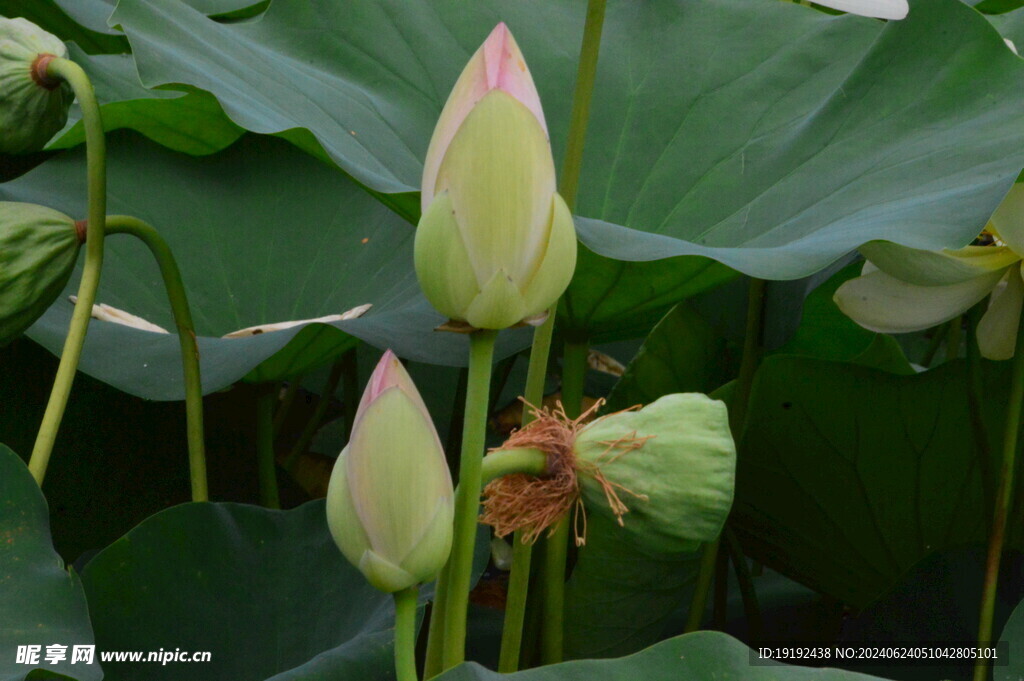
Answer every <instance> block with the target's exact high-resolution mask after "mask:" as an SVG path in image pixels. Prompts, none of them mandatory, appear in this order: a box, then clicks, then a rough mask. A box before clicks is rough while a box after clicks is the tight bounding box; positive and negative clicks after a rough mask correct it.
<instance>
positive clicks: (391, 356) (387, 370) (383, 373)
mask: <svg viewBox="0 0 1024 681" xmlns="http://www.w3.org/2000/svg"><path fill="white" fill-rule="evenodd" d="M391 388H398V389H399V390H401V391H402V392H404V393H405V394H406V395H408V396H409V397H410V398H412V400H413V401H415V402H416V404H417V406H419V408H420V410H421V411H422V412H423V414H424V415H425V416H426V417H427V420H428V421H429V420H430V414H429V412H428V411H427V406H426V405H425V404H424V403H423V398H422V397H420V393H419V391H418V390H416V384H415V383H413V382H412V377H411V376H409V372H408V371H406V370H405V367H404V366H402V361H401V360H400V359H398V357H397V356H396V355H395V353H393V352H391V350H386V351H385V352H384V355H383V356H381V358H380V361H379V362H377V366H376V368H375V369H374V370H373V374H372V375H371V376H370V380H369V381H368V382H367V384H366V389H365V390H364V391H363V397H362V399H361V400H359V408H358V409H356V416H355V419H354V420H353V427H355V424H356V423H358V422H359V419H360V418H361V417H362V415H363V412H364V411H366V408H367V407H369V406H370V405H371V404H372V403H373V402H374V400H376V399H377V398H378V397H380V396H381V395H382V394H383V393H384V391H386V390H389V389H391Z"/></svg>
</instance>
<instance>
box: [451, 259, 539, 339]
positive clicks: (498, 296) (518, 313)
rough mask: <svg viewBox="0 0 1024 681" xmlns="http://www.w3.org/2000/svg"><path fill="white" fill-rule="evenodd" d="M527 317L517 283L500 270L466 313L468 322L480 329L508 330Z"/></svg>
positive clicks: (524, 303)
mask: <svg viewBox="0 0 1024 681" xmlns="http://www.w3.org/2000/svg"><path fill="white" fill-rule="evenodd" d="M524 317H526V302H525V301H524V300H523V294H522V293H521V292H520V291H519V287H518V286H516V285H515V282H513V281H512V279H511V278H510V277H509V276H508V275H507V274H505V270H498V271H497V272H495V273H494V276H492V277H491V280H490V281H489V282H487V285H486V286H484V288H483V291H481V292H480V295H478V296H477V297H476V298H475V299H474V300H473V303H472V304H471V305H470V306H469V309H468V310H467V311H466V321H467V322H469V323H470V324H471V325H472V326H475V327H476V328H478V329H507V328H508V327H510V326H514V325H515V324H518V323H519V322H521V321H522V320H523V318H524Z"/></svg>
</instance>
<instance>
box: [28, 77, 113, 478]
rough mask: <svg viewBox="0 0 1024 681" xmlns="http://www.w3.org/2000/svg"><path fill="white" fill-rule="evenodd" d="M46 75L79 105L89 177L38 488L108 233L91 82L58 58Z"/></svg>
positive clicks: (99, 124) (102, 145)
mask: <svg viewBox="0 0 1024 681" xmlns="http://www.w3.org/2000/svg"><path fill="white" fill-rule="evenodd" d="M46 71H47V74H48V75H49V76H51V77H53V78H60V79H62V80H64V81H66V82H67V83H68V84H69V85H70V86H71V89H72V91H73V92H74V93H75V97H77V99H78V104H79V106H80V107H81V108H82V124H83V125H84V126H85V148H86V174H87V179H88V204H89V205H88V211H87V218H88V222H87V227H86V243H85V264H84V266H83V268H82V279H81V281H80V282H79V285H78V302H77V303H75V311H74V312H73V313H72V315H71V324H70V325H69V326H68V335H67V338H66V339H65V341H64V349H63V351H62V352H61V356H60V364H59V366H58V367H57V375H56V377H55V378H54V381H53V389H52V391H51V392H50V400H49V402H48V403H47V405H46V411H45V412H44V414H43V420H42V423H41V424H40V426H39V433H38V435H37V436H36V442H35V445H34V446H33V448H32V457H31V459H30V460H29V470H30V471H31V472H32V477H34V478H35V479H36V482H38V483H39V484H40V485H42V484H43V478H45V477H46V467H47V465H48V464H49V462H50V454H51V453H52V452H53V445H54V442H56V440H57V432H58V431H59V430H60V422H61V420H62V419H63V418H64V409H65V407H66V406H67V403H68V397H69V396H70V394H71V386H72V384H73V383H74V381H75V373H76V372H77V371H78V362H79V360H80V359H81V357H82V347H83V346H84V345H85V335H86V332H87V331H88V330H89V320H90V319H91V318H92V306H93V303H95V302H96V290H97V288H99V284H100V271H101V270H102V269H103V237H104V235H105V233H106V230H105V224H106V216H107V145H106V139H105V137H104V135H103V120H102V118H101V116H100V107H99V104H98V103H97V101H96V93H95V92H94V91H93V87H92V83H91V82H90V81H89V77H88V76H87V75H86V74H85V71H83V70H82V68H81V67H80V66H78V64H76V63H74V62H73V61H70V60H68V59H61V58H56V59H53V60H51V61H50V62H49V64H48V65H47V70H46Z"/></svg>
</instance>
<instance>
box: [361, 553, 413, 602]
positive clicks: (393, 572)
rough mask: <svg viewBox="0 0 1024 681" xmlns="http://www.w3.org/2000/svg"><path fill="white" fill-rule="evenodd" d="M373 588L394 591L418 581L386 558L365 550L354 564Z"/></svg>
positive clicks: (388, 591)
mask: <svg viewBox="0 0 1024 681" xmlns="http://www.w3.org/2000/svg"><path fill="white" fill-rule="evenodd" d="M356 565H357V566H358V568H359V571H360V572H362V573H363V574H364V575H365V576H366V581H368V582H369V583H370V584H371V585H373V587H374V588H375V589H380V590H381V591H385V592H387V593H394V592H396V591H401V590H402V589H408V588H409V587H410V586H414V585H416V584H418V583H419V580H417V579H416V577H415V576H413V575H411V574H409V573H408V572H406V571H405V570H403V569H402V568H400V567H398V566H397V565H395V564H394V563H392V562H391V561H389V560H388V559H387V558H384V557H382V556H381V555H379V554H377V553H375V552H373V551H370V550H367V551H366V553H364V554H363V555H362V557H361V558H360V559H359V562H358V563H357V564H356Z"/></svg>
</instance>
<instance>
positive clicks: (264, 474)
mask: <svg viewBox="0 0 1024 681" xmlns="http://www.w3.org/2000/svg"><path fill="white" fill-rule="evenodd" d="M259 391H260V394H259V396H258V397H257V398H256V460H257V465H258V467H259V481H260V503H261V504H263V505H264V506H266V507H267V508H281V501H280V499H279V498H278V494H277V462H276V461H275V460H274V400H275V398H276V395H275V394H274V389H273V388H272V387H271V386H269V385H262V386H260V387H259Z"/></svg>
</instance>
